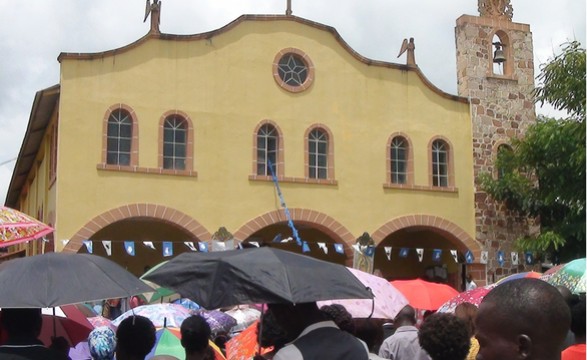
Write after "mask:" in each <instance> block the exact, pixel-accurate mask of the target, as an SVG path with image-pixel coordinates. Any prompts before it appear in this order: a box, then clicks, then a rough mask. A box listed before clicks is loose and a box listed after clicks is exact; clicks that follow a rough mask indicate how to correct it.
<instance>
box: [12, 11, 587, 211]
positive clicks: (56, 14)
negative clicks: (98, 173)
mask: <svg viewBox="0 0 587 360" xmlns="http://www.w3.org/2000/svg"><path fill="white" fill-rule="evenodd" d="M512 5H513V7H514V21H516V22H522V23H529V24H530V25H531V29H532V32H533V38H534V52H535V57H536V61H535V63H536V66H538V65H539V64H540V63H543V62H545V61H547V60H548V59H549V58H550V57H552V54H553V51H557V49H558V45H559V44H561V43H562V42H564V41H566V40H572V39H577V40H579V41H581V42H582V43H583V44H585V1H584V0H559V1H556V2H555V1H546V0H512ZM144 6H145V2H144V1H143V0H126V1H120V0H100V1H79V0H62V1H60V2H57V3H56V2H49V1H44V0H27V1H9V0H0V12H1V13H2V21H1V22H0V33H2V34H3V37H2V41H1V42H0V69H1V70H0V163H2V162H3V161H6V160H9V159H11V158H13V157H15V156H16V155H17V154H18V152H19V150H20V146H21V142H22V138H23V136H24V132H25V130H26V126H27V122H28V117H29V113H30V109H31V106H32V103H33V99H34V96H35V93H36V92H37V91H39V90H41V89H44V88H47V87H49V86H51V85H54V84H56V83H57V82H58V81H59V64H58V62H57V56H58V55H59V53H60V52H99V51H105V50H109V49H113V48H117V47H121V46H124V45H126V44H128V43H131V42H133V41H135V40H136V39H138V38H139V37H141V36H143V35H144V34H146V32H147V31H148V27H149V24H148V23H143V14H144V13H143V11H144ZM285 7H286V0H202V1H190V0H163V1H162V11H161V30H162V31H163V32H166V33H175V34H195V33H200V32H205V31H210V30H214V29H217V28H220V27H222V26H224V25H226V24H227V23H229V22H230V21H233V20H234V19H236V18H237V17H238V16H240V15H242V14H284V13H285ZM292 9H293V13H294V15H296V16H299V17H303V18H306V19H309V20H313V21H317V22H320V23H323V24H325V25H329V26H332V27H334V28H336V29H337V31H338V32H339V33H340V34H341V36H342V37H343V39H344V40H345V41H346V42H347V43H348V44H349V45H350V46H351V47H352V48H353V49H355V50H356V51H357V52H359V53H360V54H361V55H363V56H365V57H368V58H371V59H375V60H384V61H390V62H400V63H403V62H404V61H405V59H404V58H403V57H402V58H401V59H397V58H396V56H397V53H398V51H399V48H400V45H401V42H402V40H403V39H404V38H409V37H414V38H415V43H416V61H417V63H418V64H419V66H420V68H421V69H422V70H423V72H424V74H425V75H426V76H427V77H428V79H429V80H430V81H431V82H432V83H434V84H435V85H436V86H438V87H439V88H440V89H442V90H444V91H447V92H450V93H456V65H455V47H454V26H455V21H456V19H457V18H458V17H459V16H460V15H462V14H469V15H475V14H477V3H476V2H475V1H474V0H451V1H437V0H411V1H401V2H400V1H397V0H323V1H309V0H292ZM538 111H539V112H541V111H548V110H542V109H538ZM13 166H14V162H11V163H8V164H5V165H0V200H2V199H4V196H5V194H6V191H7V189H8V184H9V182H10V179H11V177H12V167H13Z"/></svg>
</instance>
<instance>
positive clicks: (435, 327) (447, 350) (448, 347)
mask: <svg viewBox="0 0 587 360" xmlns="http://www.w3.org/2000/svg"><path fill="white" fill-rule="evenodd" d="M418 340H419V341H420V346H421V347H422V348H423V349H424V350H426V352H427V353H428V355H430V357H431V358H432V359H433V360H464V359H465V358H466V357H467V354H468V353H469V346H470V345H471V338H470V337H469V332H468V330H467V325H466V324H465V322H464V321H463V320H461V319H459V318H457V317H456V316H454V315H452V314H445V313H434V314H432V315H430V316H428V317H427V318H426V320H424V322H423V323H422V326H421V327H420V331H419V332H418Z"/></svg>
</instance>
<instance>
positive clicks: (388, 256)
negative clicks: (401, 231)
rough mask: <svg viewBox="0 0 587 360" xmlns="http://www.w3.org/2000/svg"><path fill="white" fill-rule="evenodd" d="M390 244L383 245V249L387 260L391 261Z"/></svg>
mask: <svg viewBox="0 0 587 360" xmlns="http://www.w3.org/2000/svg"><path fill="white" fill-rule="evenodd" d="M391 249H392V247H391V246H385V247H384V248H383V250H385V256H387V260H389V261H391Z"/></svg>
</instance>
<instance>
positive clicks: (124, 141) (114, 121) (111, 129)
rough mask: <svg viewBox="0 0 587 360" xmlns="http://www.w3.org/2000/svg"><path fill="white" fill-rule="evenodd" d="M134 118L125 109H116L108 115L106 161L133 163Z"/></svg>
mask: <svg viewBox="0 0 587 360" xmlns="http://www.w3.org/2000/svg"><path fill="white" fill-rule="evenodd" d="M132 128H133V119H132V117H131V115H130V113H129V112H128V111H126V110H124V109H115V110H113V111H112V112H111V113H110V116H109V117H108V129H107V145H106V163H107V164H111V165H122V166H129V165H131V151H132V138H133V134H132Z"/></svg>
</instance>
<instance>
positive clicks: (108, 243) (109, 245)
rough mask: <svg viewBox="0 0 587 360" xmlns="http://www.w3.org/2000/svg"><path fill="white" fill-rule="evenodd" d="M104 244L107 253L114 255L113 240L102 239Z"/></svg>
mask: <svg viewBox="0 0 587 360" xmlns="http://www.w3.org/2000/svg"><path fill="white" fill-rule="evenodd" d="M102 246H104V250H106V254H107V255H108V256H112V241H110V240H104V241H102Z"/></svg>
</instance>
